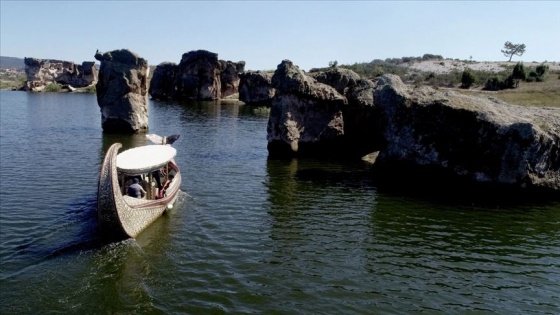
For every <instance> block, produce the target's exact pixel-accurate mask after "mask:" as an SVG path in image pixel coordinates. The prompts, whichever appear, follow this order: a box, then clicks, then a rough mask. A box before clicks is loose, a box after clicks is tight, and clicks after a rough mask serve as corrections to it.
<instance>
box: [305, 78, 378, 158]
mask: <svg viewBox="0 0 560 315" xmlns="http://www.w3.org/2000/svg"><path fill="white" fill-rule="evenodd" d="M311 76H313V77H314V78H316V79H317V81H319V82H321V83H324V84H327V85H330V86H332V87H333V88H335V89H336V90H337V91H338V93H340V94H342V95H344V97H346V99H347V100H348V106H346V107H344V109H343V111H342V114H343V117H344V134H345V137H344V138H345V140H344V142H345V144H346V148H345V151H346V152H347V154H348V156H349V157H352V156H359V157H361V156H364V155H367V154H370V153H371V152H374V151H376V150H379V145H380V143H381V141H382V139H381V138H380V137H379V136H378V135H379V130H378V126H379V122H378V119H379V115H378V110H377V108H376V107H375V104H374V97H373V95H374V91H375V87H376V85H375V83H374V82H372V81H371V80H367V79H363V78H362V77H360V75H358V74H357V73H355V72H354V71H352V70H348V69H343V68H338V67H335V68H331V69H329V70H327V71H323V72H315V73H312V74H311Z"/></svg>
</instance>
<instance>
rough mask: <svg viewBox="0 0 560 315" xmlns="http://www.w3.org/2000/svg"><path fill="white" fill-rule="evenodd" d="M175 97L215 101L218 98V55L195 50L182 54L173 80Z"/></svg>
mask: <svg viewBox="0 0 560 315" xmlns="http://www.w3.org/2000/svg"><path fill="white" fill-rule="evenodd" d="M175 86H176V89H177V96H178V97H179V98H182V99H196V100H215V99H219V98H220V91H221V87H222V84H221V81H220V63H219V62H218V54H215V53H212V52H209V51H206V50H197V51H191V52H188V53H185V54H183V57H182V58H181V62H180V63H179V66H178V69H177V75H176V78H175Z"/></svg>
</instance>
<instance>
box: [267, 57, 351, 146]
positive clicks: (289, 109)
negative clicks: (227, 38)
mask: <svg viewBox="0 0 560 315" xmlns="http://www.w3.org/2000/svg"><path fill="white" fill-rule="evenodd" d="M272 86H273V87H274V89H275V90H276V92H275V96H274V98H273V99H272V102H271V110H270V117H269V121H268V126H267V139H268V151H269V154H270V155H272V156H274V155H304V154H329V155H335V154H338V153H340V150H339V148H340V146H341V145H342V142H343V135H344V121H343V117H342V109H343V107H344V106H346V98H345V97H344V96H342V95H341V94H340V93H338V92H337V91H336V89H334V88H333V87H331V86H328V85H326V84H323V83H319V82H318V81H317V80H315V79H314V78H312V77H310V76H308V75H306V74H305V73H304V72H303V71H302V70H300V69H299V68H298V67H297V66H295V65H294V64H293V63H292V62H291V61H289V60H284V61H282V63H281V64H279V65H278V67H277V69H276V71H275V73H274V75H273V77H272Z"/></svg>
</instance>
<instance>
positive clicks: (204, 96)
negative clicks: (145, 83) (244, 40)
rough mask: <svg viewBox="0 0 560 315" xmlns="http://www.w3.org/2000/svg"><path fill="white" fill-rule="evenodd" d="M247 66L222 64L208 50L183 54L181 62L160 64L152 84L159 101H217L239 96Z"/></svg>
mask: <svg viewBox="0 0 560 315" xmlns="http://www.w3.org/2000/svg"><path fill="white" fill-rule="evenodd" d="M244 69H245V62H244V61H239V62H232V61H224V60H218V54H215V53H213V52H209V51H206V50H196V51H190V52H188V53H185V54H183V56H182V58H181V62H180V63H179V64H178V65H177V64H175V63H170V62H163V63H161V64H159V65H158V66H157V67H156V69H155V71H154V76H153V78H152V81H151V83H150V90H149V93H150V95H151V96H152V97H153V98H155V99H163V100H165V99H191V100H217V99H230V98H232V97H234V96H235V95H237V93H238V87H239V81H240V77H239V76H240V74H241V73H243V71H244Z"/></svg>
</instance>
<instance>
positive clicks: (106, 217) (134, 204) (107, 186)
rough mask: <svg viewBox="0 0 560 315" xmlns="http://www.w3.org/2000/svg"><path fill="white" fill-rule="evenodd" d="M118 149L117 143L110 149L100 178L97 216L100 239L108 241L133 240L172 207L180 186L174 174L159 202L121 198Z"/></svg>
mask: <svg viewBox="0 0 560 315" xmlns="http://www.w3.org/2000/svg"><path fill="white" fill-rule="evenodd" d="M121 147H122V145H121V144H120V143H115V144H113V145H112V146H111V147H110V148H109V150H108V151H107V154H106V155H105V159H104V160H103V164H102V166H101V170H100V174H99V184H98V191H97V215H98V219H99V227H100V231H101V234H102V237H103V238H104V239H109V240H123V239H127V238H134V237H136V236H137V235H138V234H139V233H140V232H142V231H143V230H144V229H145V228H146V227H148V226H149V225H150V224H151V223H152V222H154V221H155V220H156V219H157V218H159V217H160V216H161V215H162V214H163V213H164V212H165V210H166V209H167V208H168V207H171V206H172V205H173V204H174V202H175V200H176V198H177V195H178V193H179V189H180V186H181V173H180V172H177V174H176V175H175V178H174V179H173V181H172V184H171V185H170V186H169V188H168V189H167V193H166V196H165V197H163V198H161V199H156V200H146V199H137V198H132V197H128V196H123V194H122V193H121V187H120V186H119V179H118V172H117V166H116V165H117V155H118V151H119V149H120V148H121ZM172 162H173V163H174V161H173V160H172Z"/></svg>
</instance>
